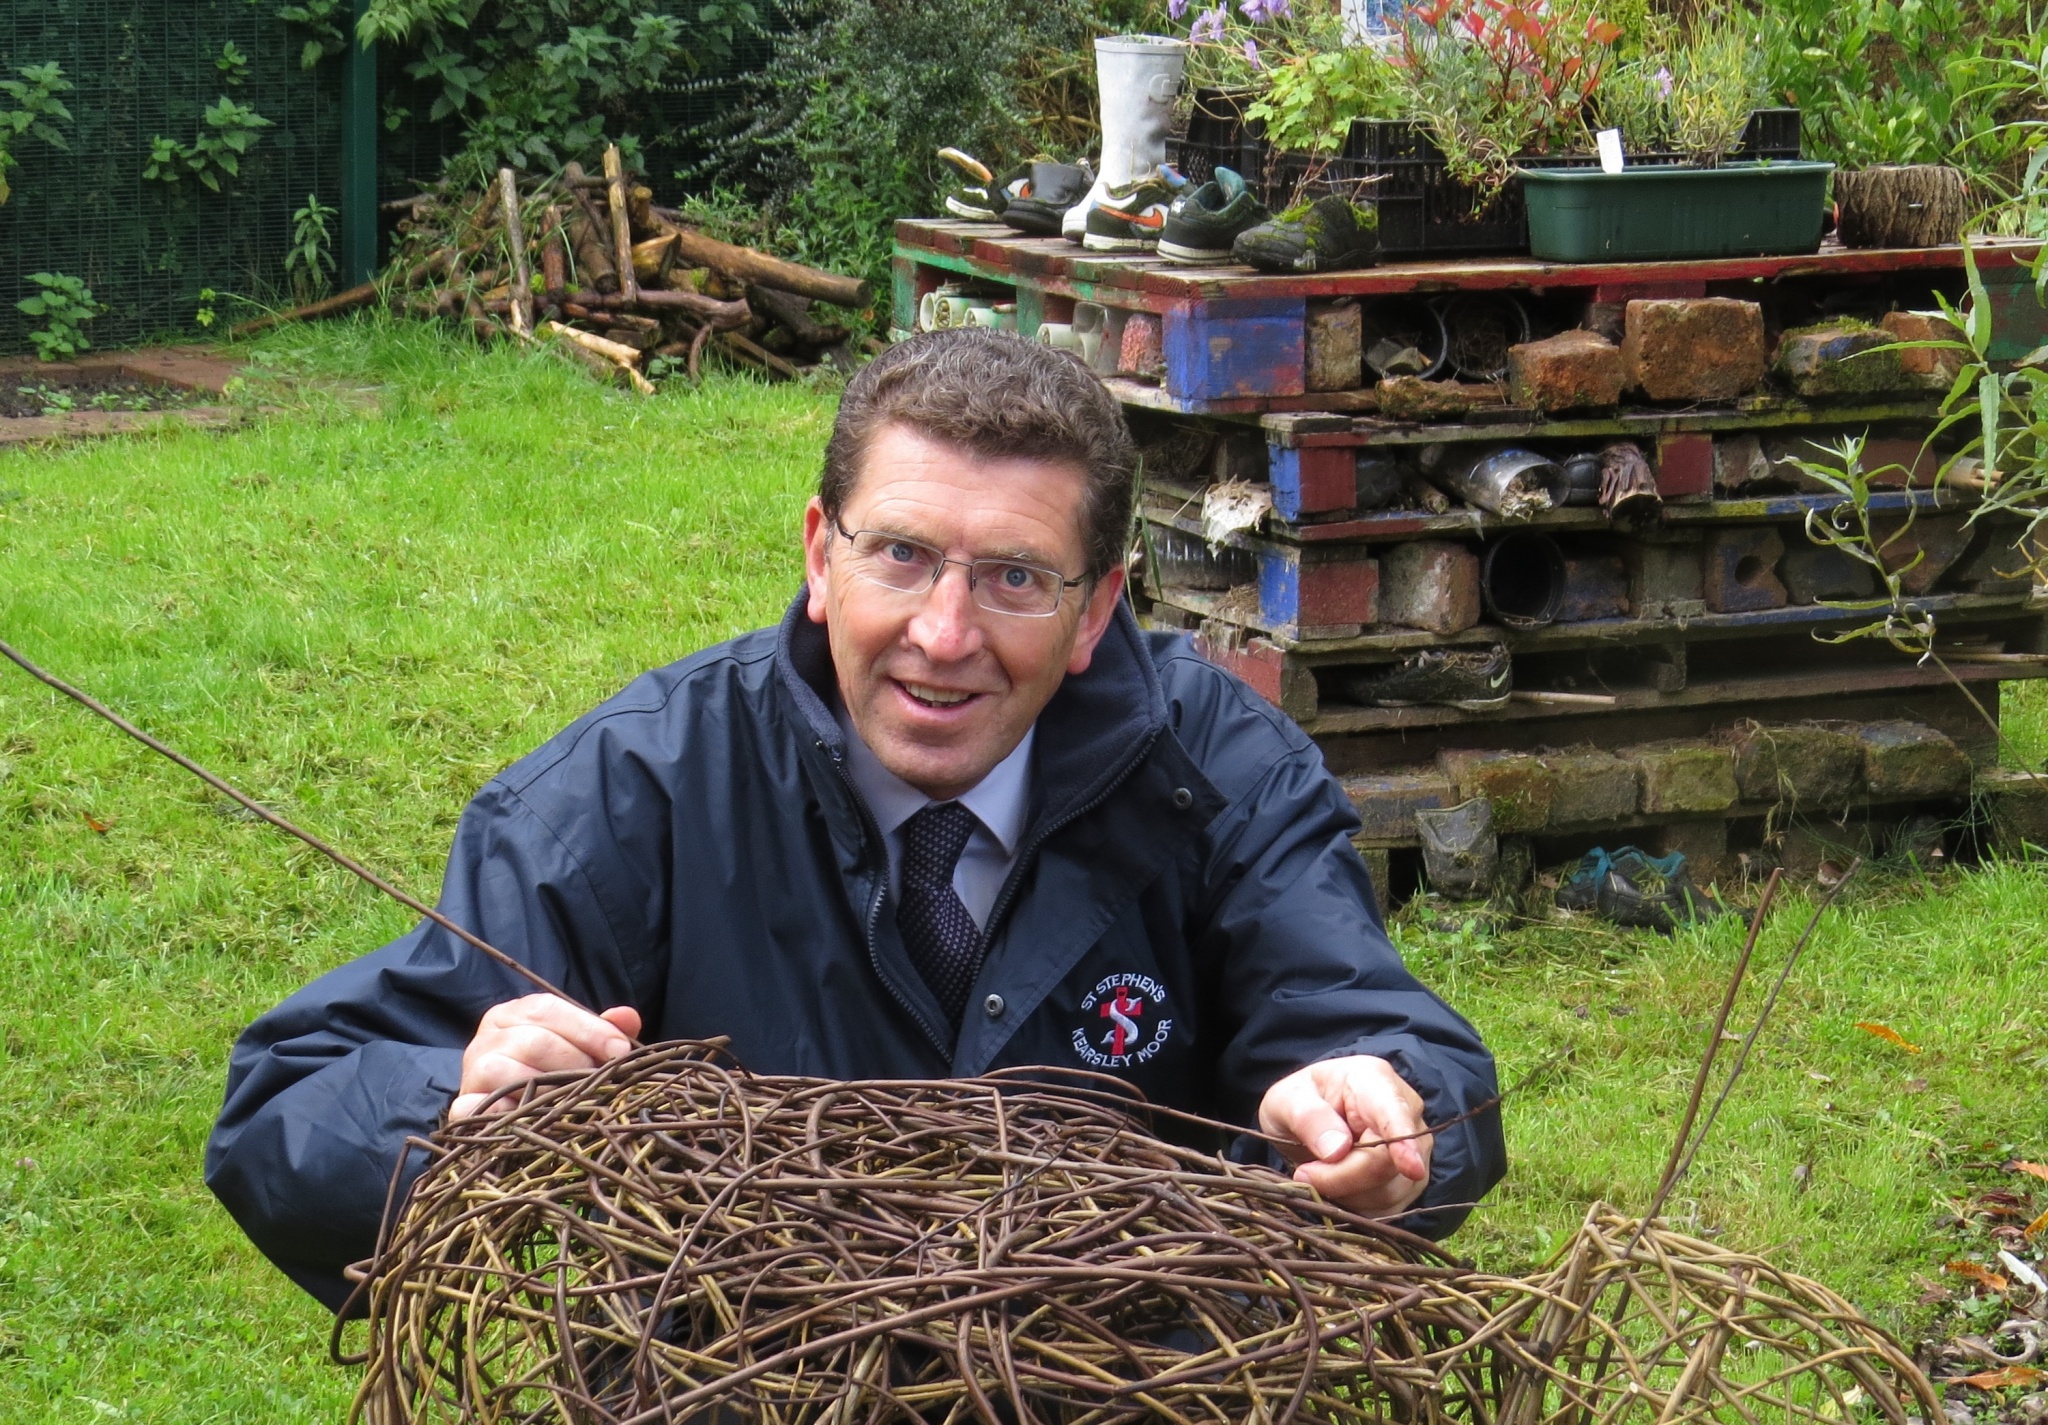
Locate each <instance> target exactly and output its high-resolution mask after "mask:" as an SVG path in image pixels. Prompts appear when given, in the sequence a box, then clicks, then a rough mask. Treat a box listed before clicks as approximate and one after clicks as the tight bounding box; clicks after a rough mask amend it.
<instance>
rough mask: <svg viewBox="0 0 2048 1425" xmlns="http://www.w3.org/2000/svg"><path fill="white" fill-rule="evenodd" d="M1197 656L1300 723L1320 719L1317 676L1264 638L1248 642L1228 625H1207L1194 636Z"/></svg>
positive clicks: (1248, 640)
mask: <svg viewBox="0 0 2048 1425" xmlns="http://www.w3.org/2000/svg"><path fill="white" fill-rule="evenodd" d="M1194 645H1195V652H1197V653H1199V654H1201V655H1202V656H1203V657H1204V658H1206V659H1208V660H1209V661H1210V662H1211V663H1214V664H1215V665H1216V666H1217V667H1219V668H1221V669H1223V670H1224V671H1226V672H1229V673H1234V674H1236V675H1237V676H1238V677H1239V678H1242V679H1243V680H1244V681H1245V684H1246V685H1247V686H1248V687H1250V688H1251V690H1252V691H1253V692H1255V693H1257V694H1258V695H1259V696H1260V697H1262V698H1264V699H1265V700H1266V701H1267V702H1269V703H1271V704H1272V705H1273V706H1274V707H1276V708H1278V709H1280V711H1282V712H1284V713H1286V714H1287V715H1288V716H1289V717H1291V718H1293V719H1294V720H1295V721H1296V722H1308V721H1310V720H1312V719H1313V718H1314V717H1315V715H1316V705H1317V701H1318V699H1317V696H1316V679H1315V674H1313V673H1311V672H1309V670H1308V669H1306V668H1304V667H1302V666H1301V664H1299V663H1297V662H1294V661H1292V660H1291V659H1289V658H1288V656H1287V655H1286V654H1285V653H1283V652H1282V651H1281V650H1280V649H1279V648H1278V647H1276V646H1275V645H1274V644H1272V643H1270V642H1268V641H1267V640H1265V639H1263V638H1252V639H1244V638H1242V637H1241V636H1240V634H1239V631H1238V630H1236V629H1233V628H1230V627H1228V626H1226V625H1220V624H1209V625H1205V626H1204V627H1203V628H1202V629H1201V630H1200V631H1199V632H1197V633H1196V634H1195V636H1194Z"/></svg>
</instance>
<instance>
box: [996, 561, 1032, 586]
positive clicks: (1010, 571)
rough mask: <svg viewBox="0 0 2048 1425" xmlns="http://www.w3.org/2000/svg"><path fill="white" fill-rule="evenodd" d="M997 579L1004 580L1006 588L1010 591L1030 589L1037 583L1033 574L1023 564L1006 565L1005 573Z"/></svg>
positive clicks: (1004, 567)
mask: <svg viewBox="0 0 2048 1425" xmlns="http://www.w3.org/2000/svg"><path fill="white" fill-rule="evenodd" d="M996 577H997V578H998V579H1000V580H1002V582H1003V586H1004V587H1005V588H1010V589H1028V588H1030V587H1031V586H1032V585H1033V584H1034V583H1036V582H1037V580H1036V578H1035V577H1034V576H1033V574H1032V572H1031V571H1030V570H1029V569H1026V568H1025V567H1024V566H1023V565H1021V564H1006V565H1004V566H1003V572H1002V573H1000V574H998V575H997V576H996Z"/></svg>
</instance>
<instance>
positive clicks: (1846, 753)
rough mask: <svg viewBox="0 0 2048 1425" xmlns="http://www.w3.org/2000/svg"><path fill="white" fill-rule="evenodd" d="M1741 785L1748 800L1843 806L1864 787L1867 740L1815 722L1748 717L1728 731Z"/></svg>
mask: <svg viewBox="0 0 2048 1425" xmlns="http://www.w3.org/2000/svg"><path fill="white" fill-rule="evenodd" d="M1728 745H1729V748H1730V749H1731V750H1732V751H1733V752H1734V754H1735V787H1736V790H1737V791H1739V792H1741V793H1742V799H1743V800H1744V801H1747V802H1769V803H1773V804H1775V803H1779V802H1791V803H1793V804H1795V805H1799V806H1808V807H1822V808H1826V807H1839V806H1842V805H1844V804H1846V803H1847V802H1848V801H1849V800H1850V799H1851V798H1852V797H1854V796H1855V795H1856V794H1857V793H1858V792H1859V791H1861V790H1862V788H1863V744H1862V743H1860V742H1858V741H1857V740H1856V739H1855V738H1854V737H1852V736H1851V735H1850V734H1848V733H1846V732H1843V731H1841V730H1839V729H1837V728H1829V727H1821V726H1818V725H1817V724H1813V723H1792V724H1783V725H1779V726H1767V725H1765V724H1763V723H1758V722H1746V723H1742V724H1740V725H1739V726H1737V727H1736V728H1735V729H1734V730H1733V731H1731V732H1730V733H1729V734H1728Z"/></svg>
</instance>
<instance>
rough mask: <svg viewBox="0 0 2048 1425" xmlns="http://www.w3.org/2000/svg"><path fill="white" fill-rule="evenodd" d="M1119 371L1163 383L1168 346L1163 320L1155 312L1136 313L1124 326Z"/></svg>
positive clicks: (1132, 314) (1118, 364) (1118, 359)
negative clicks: (1162, 333) (1163, 329)
mask: <svg viewBox="0 0 2048 1425" xmlns="http://www.w3.org/2000/svg"><path fill="white" fill-rule="evenodd" d="M1116 369H1117V372H1118V374H1120V375H1124V376H1141V377H1145V378H1147V379H1149V380H1154V381H1157V380H1161V379H1163V378H1164V377H1165V375H1166V343H1165V339H1164V337H1163V336H1162V335H1161V331H1160V325H1159V318H1158V317H1157V316H1156V315H1155V314H1153V313H1151V312H1133V313H1131V317H1130V320H1129V321H1127V322H1125V323H1124V338H1123V344H1122V346H1121V348H1120V349H1119V350H1118V352H1117V360H1116Z"/></svg>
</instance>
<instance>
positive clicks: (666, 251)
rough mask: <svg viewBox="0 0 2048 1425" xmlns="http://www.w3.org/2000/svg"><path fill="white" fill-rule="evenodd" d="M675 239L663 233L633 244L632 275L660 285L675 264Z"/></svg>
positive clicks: (643, 280) (654, 284) (666, 278)
mask: <svg viewBox="0 0 2048 1425" xmlns="http://www.w3.org/2000/svg"><path fill="white" fill-rule="evenodd" d="M675 255H676V240H675V239H674V238H672V237H670V236H669V235H668V234H666V233H664V234H662V235H661V236H660V237H655V238H649V239H648V240H647V241H646V242H636V243H634V244H633V275H634V276H635V277H637V278H638V279H640V281H642V282H645V283H649V284H651V285H653V286H657V287H658V286H660V285H661V284H662V283H663V282H665V281H667V280H668V273H669V268H671V267H673V266H674V265H675Z"/></svg>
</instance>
